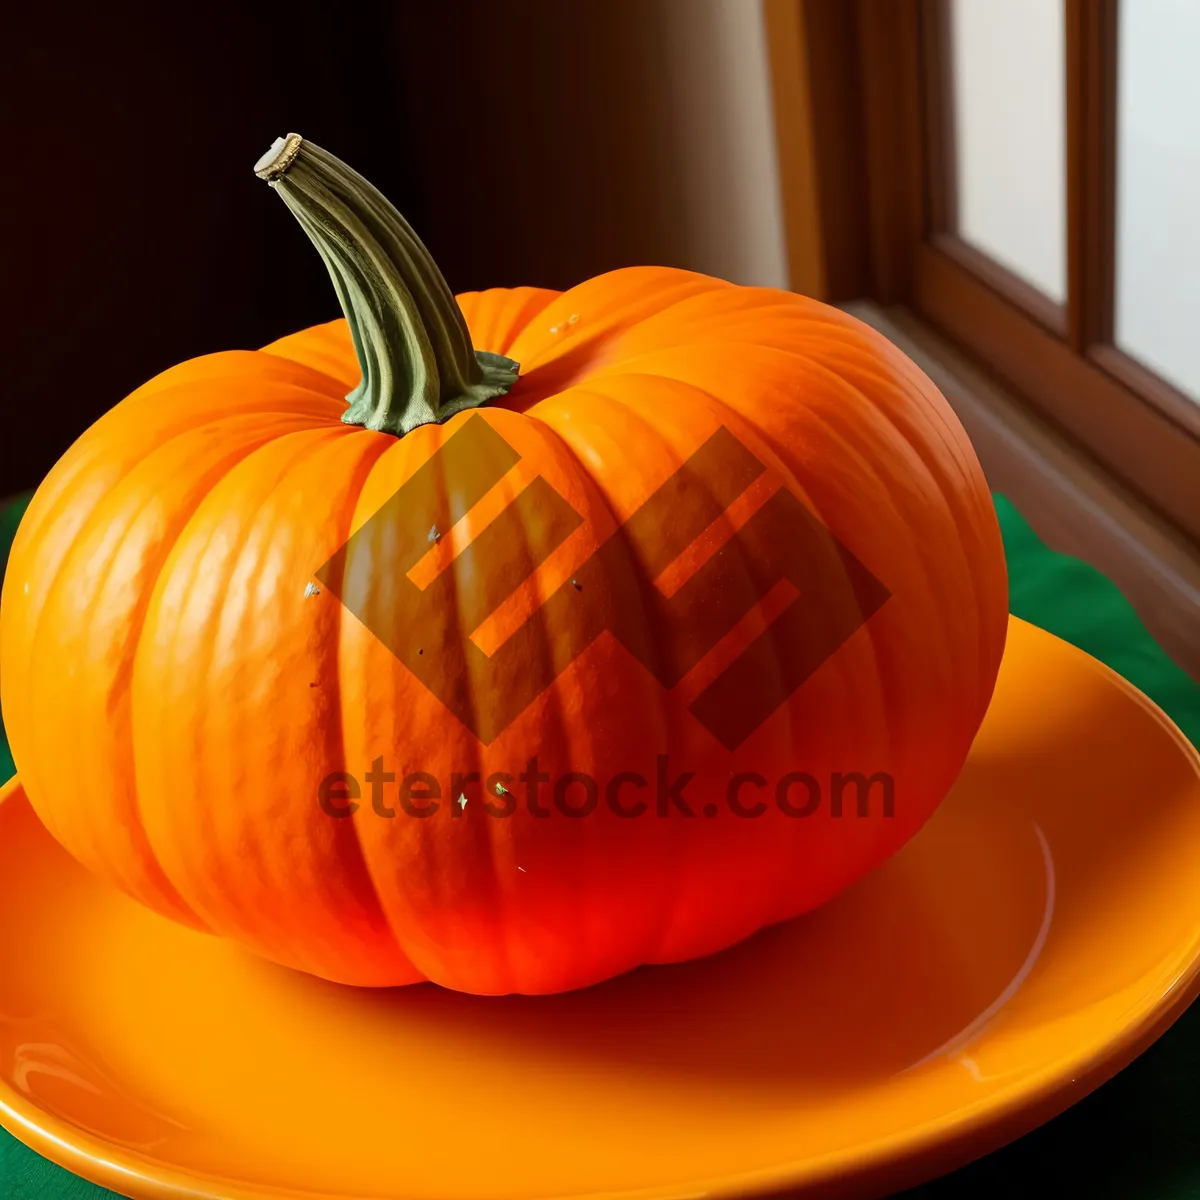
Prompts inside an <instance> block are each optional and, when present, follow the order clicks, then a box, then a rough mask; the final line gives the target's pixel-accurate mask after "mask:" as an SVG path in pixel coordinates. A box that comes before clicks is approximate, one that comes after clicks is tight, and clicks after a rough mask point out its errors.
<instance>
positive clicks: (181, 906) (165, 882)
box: [34, 416, 272, 932]
mask: <svg viewBox="0 0 1200 1200" xmlns="http://www.w3.org/2000/svg"><path fill="white" fill-rule="evenodd" d="M226 421H228V422H229V423H243V422H244V421H245V418H244V417H241V416H234V417H230V418H226ZM197 432H198V430H197V428H196V427H195V426H192V427H189V428H187V429H184V430H178V431H177V432H176V433H175V434H173V435H172V436H170V437H168V438H166V439H165V440H164V441H162V442H161V443H159V444H158V445H156V446H154V447H153V448H152V449H151V450H150V451H149V453H147V454H146V455H144V456H143V457H142V458H140V459H139V460H138V466H142V465H143V464H146V463H149V462H150V461H151V460H152V459H153V458H154V457H155V456H157V455H159V454H161V453H162V452H163V451H165V450H167V449H168V448H174V447H175V446H176V444H177V443H178V442H179V441H180V440H181V439H183V438H184V437H187V436H189V435H190V436H195V435H196V434H197ZM260 436H263V443H265V442H266V441H269V440H270V438H271V436H272V435H271V434H270V433H267V434H265V435H260ZM263 443H260V444H263ZM253 449H255V446H254V445H253V444H251V445H250V446H236V447H235V448H233V449H232V450H231V451H230V452H229V453H228V454H226V455H225V456H223V457H222V458H220V459H218V460H217V461H215V462H214V463H213V464H212V465H211V466H210V467H209V470H208V472H207V475H206V480H207V484H208V486H207V487H206V486H205V484H204V483H200V484H199V485H198V491H199V492H200V497H199V499H202V498H203V496H204V495H206V494H207V493H208V491H210V490H211V487H212V486H215V483H216V482H217V481H219V480H220V478H221V477H222V476H223V475H224V474H225V473H227V472H228V471H229V469H230V468H231V466H232V465H234V464H236V463H237V462H238V461H240V460H241V459H242V458H244V457H245V456H246V455H247V454H249V453H250V452H252V451H253ZM125 478H127V476H122V478H121V479H120V480H117V481H115V482H116V484H117V485H118V486H119V484H120V483H121V482H122V481H123V480H124V479H125ZM114 490H115V488H114V489H109V490H108V491H107V492H106V493H105V494H104V496H103V497H102V498H101V499H100V501H98V505H99V503H102V502H103V500H104V499H107V498H108V497H109V496H111V495H112V493H113V491H114ZM157 499H158V497H157V496H156V494H155V493H154V492H153V491H150V490H147V491H146V492H145V493H144V494H143V495H142V497H141V502H140V504H139V505H138V507H137V509H136V512H135V514H134V515H132V516H131V517H130V519H129V521H128V523H127V527H126V529H125V531H124V533H123V535H122V538H121V541H120V542H118V543H117V544H116V545H114V546H113V547H112V550H111V553H110V555H109V560H108V563H107V565H106V568H105V570H104V572H103V574H102V575H100V576H99V577H98V578H97V580H96V593H97V595H99V594H101V593H102V592H103V590H104V587H105V585H106V583H107V582H108V580H109V578H110V577H111V574H112V572H113V571H114V570H115V569H116V568H117V566H118V564H119V562H120V552H121V547H122V545H123V544H124V543H125V541H126V539H127V538H128V537H129V536H130V535H131V533H132V532H133V530H134V529H135V528H136V521H137V515H139V514H141V513H143V512H145V511H146V509H147V508H148V507H150V506H151V505H152V504H154V503H155V502H156V501H157ZM197 502H199V500H198V501H197ZM94 512H95V509H93V513H94ZM90 523H91V518H90V517H89V520H88V521H85V522H84V524H83V525H82V526H81V527H80V529H79V530H78V531H77V533H76V535H75V537H74V538H73V539H72V543H71V545H72V548H73V547H74V546H76V545H77V544H78V540H79V538H80V537H81V536H82V535H83V534H84V532H85V530H86V529H87V527H88V525H89V524H90ZM187 525H188V520H187V518H186V517H185V518H184V519H183V520H182V521H180V522H179V524H178V526H177V528H176V529H175V531H174V533H173V535H168V536H166V537H164V538H163V540H162V542H161V543H160V544H159V545H158V546H157V548H156V550H155V554H154V560H153V562H152V564H151V565H149V566H148V573H149V574H150V575H151V576H153V578H155V579H157V576H158V574H159V572H160V571H161V569H162V566H163V564H164V563H165V562H166V561H167V559H168V558H169V557H170V554H171V551H172V549H173V548H174V545H175V544H176V543H177V542H178V540H179V538H180V537H181V536H182V535H183V533H184V531H185V530H186V528H187ZM70 557H71V552H70V551H68V553H67V554H66V555H65V556H64V559H63V561H62V563H60V565H59V570H58V571H57V572H56V574H55V578H54V581H53V583H51V584H50V585H49V586H48V587H47V588H46V590H45V595H46V602H45V603H44V604H43V607H42V609H41V610H40V612H39V619H38V623H37V626H36V627H35V631H34V637H35V641H34V652H36V634H37V629H40V627H41V615H42V613H44V612H45V611H46V610H47V608H49V607H50V605H49V601H50V598H51V596H52V594H53V592H54V591H55V589H56V588H57V585H58V582H59V580H60V579H61V577H62V568H63V566H64V565H65V564H66V563H67V561H69V559H70ZM152 591H153V587H152V586H151V587H147V588H145V589H144V590H142V591H141V592H139V594H138V597H137V602H136V604H135V605H134V607H133V609H132V611H131V613H130V623H131V628H130V634H129V644H128V647H127V651H126V654H125V657H124V660H123V663H122V665H121V667H119V668H118V672H117V674H116V675H115V676H114V678H113V679H112V680H111V682H110V684H109V693H108V696H107V697H106V705H107V712H108V718H109V720H110V722H111V721H112V719H113V717H114V715H115V714H114V708H113V705H114V701H115V700H117V701H119V694H120V693H121V691H122V690H123V691H124V692H125V694H126V697H127V700H128V705H129V708H128V713H127V718H128V719H127V724H126V726H125V728H124V729H123V730H122V731H121V734H120V735H118V736H116V737H115V739H114V740H115V743H116V745H117V747H118V754H119V755H120V757H121V758H122V759H123V761H124V762H125V764H126V765H127V766H131V765H132V763H133V761H134V749H133V741H132V739H133V733H132V730H133V713H132V699H133V698H132V690H131V681H132V674H133V664H134V661H135V657H136V654H137V647H138V643H139V641H140V638H141V633H142V629H143V627H144V624H145V620H146V615H147V613H148V611H149V607H150V600H151V595H152ZM124 778H126V779H127V780H128V789H129V796H128V805H127V816H128V817H129V818H130V824H129V829H130V831H131V841H133V842H134V843H135V844H136V845H135V849H136V851H137V858H138V860H139V861H140V863H141V864H142V869H143V871H144V872H145V874H146V875H148V876H149V881H150V882H151V883H152V885H153V886H154V887H155V890H157V891H159V892H160V893H162V894H163V897H164V899H166V900H167V901H168V903H169V904H170V906H171V907H172V909H174V910H176V911H177V912H179V913H182V914H183V916H182V917H177V919H180V920H182V921H183V922H184V923H186V924H189V925H191V926H192V927H193V928H197V929H201V930H203V931H205V932H212V931H211V929H210V928H209V926H208V923H207V922H206V921H204V920H203V919H202V918H201V917H200V915H199V914H198V913H196V912H195V911H194V909H193V908H192V906H191V905H190V904H188V903H187V901H186V900H185V899H184V898H183V896H182V895H181V894H180V893H179V890H178V888H177V887H175V885H174V883H173V881H172V880H170V879H169V878H168V876H167V875H166V873H165V871H163V869H162V865H161V863H159V861H158V859H157V856H156V855H155V854H154V852H153V848H152V846H151V844H150V841H149V838H148V836H147V834H146V830H145V826H144V823H143V821H142V818H141V811H140V806H139V802H138V789H137V780H136V774H135V772H134V771H133V770H129V771H127V772H125V774H124ZM45 799H46V800H47V801H48V800H49V796H47V797H45Z"/></svg>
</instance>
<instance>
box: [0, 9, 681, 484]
mask: <svg viewBox="0 0 1200 1200" xmlns="http://www.w3.org/2000/svg"><path fill="white" fill-rule="evenodd" d="M653 10H654V6H650V5H645V4H644V3H641V0H573V3H572V4H571V5H562V4H559V3H554V2H552V0H505V2H504V3H491V2H488V0H392V2H390V3H386V2H382V0H347V2H345V3H342V4H337V3H305V2H304V0H290V2H289V3H282V2H280V0H254V2H251V3H247V2H246V0H241V2H234V0H207V2H206V3H205V4H204V5H202V6H195V5H182V4H173V3H157V4H152V3H132V4H130V3H123V4H119V5H117V6H115V7H110V6H102V5H99V4H85V3H79V2H76V3H61V2H60V3H48V4H47V3H42V4H36V5H34V4H31V3H26V4H24V5H21V6H18V5H15V4H14V5H11V6H6V7H5V9H4V15H3V16H2V17H0V145H2V146H3V156H4V163H3V170H2V172H0V229H2V230H3V253H2V256H0V279H2V281H3V292H2V295H3V297H4V299H3V313H2V316H3V321H0V330H2V333H0V361H3V363H4V365H5V370H4V373H3V380H4V394H3V397H2V398H0V431H2V433H0V445H2V447H3V451H2V455H0V496H4V495H11V494H13V493H16V492H18V491H21V490H24V489H25V488H28V487H33V486H35V485H36V484H37V483H38V482H39V481H40V480H41V479H42V477H43V476H44V475H45V473H46V472H47V471H48V470H49V469H50V467H51V466H52V465H53V463H54V462H55V460H56V459H57V458H58V457H59V456H60V455H61V454H62V453H63V451H64V450H66V448H67V447H68V446H69V445H70V444H71V442H72V441H74V439H75V438H76V437H77V436H78V435H79V434H80V433H82V432H83V430H84V429H86V428H87V426H88V425H89V424H91V423H92V422H93V421H94V420H95V419H96V418H97V417H98V416H100V415H101V413H103V412H104V411H105V410H107V409H108V408H110V407H111V406H112V405H113V404H115V403H116V402H117V401H119V400H120V399H121V398H122V397H123V396H125V395H126V394H128V393H129V392H130V391H132V390H133V389H134V388H135V387H137V386H138V385H139V384H141V383H142V382H144V381H145V380H146V379H148V378H150V377H151V376H153V375H155V374H156V373H157V372H159V371H161V370H163V369H165V368H166V367H168V366H170V365H171V364H173V363H175V362H178V361H181V360H183V359H186V358H190V357H192V356H194V355H198V354H204V353H209V352H211V351H215V350H222V349H231V348H248V347H255V346H259V345H262V344H264V343H266V342H268V341H271V340H272V339H274V338H276V337H279V336H281V335H282V334H285V333H288V332H291V331H292V330H295V329H298V328H301V327H303V326H305V325H309V324H313V323H315V322H317V321H323V320H329V319H330V318H332V317H334V316H337V315H338V309H337V304H336V301H335V299H334V297H333V294H332V292H331V290H330V288H329V285H328V282H327V279H326V276H325V274H324V268H323V267H322V266H321V264H320V262H319V260H318V259H317V257H316V255H315V253H314V252H313V251H312V250H311V248H310V247H309V245H308V243H307V241H306V239H305V238H304V236H303V234H302V233H301V232H300V230H299V227H298V226H297V225H296V223H295V220H294V219H293V218H292V217H291V216H290V214H289V213H288V212H287V210H286V209H285V208H284V207H283V205H282V204H281V203H280V201H279V200H278V198H277V197H275V196H274V195H273V194H272V192H271V191H270V189H269V188H267V187H266V186H265V185H264V184H263V183H261V182H260V181H259V180H257V179H256V178H255V177H254V174H253V172H252V170H251V168H252V167H253V165H254V163H255V161H256V160H257V159H258V157H259V156H260V155H261V154H262V153H263V152H264V151H265V150H266V149H267V147H268V146H269V145H270V143H271V142H272V140H273V139H274V138H275V137H277V136H280V135H282V134H284V133H287V132H289V131H291V130H295V131H296V132H298V133H301V134H303V135H304V136H305V137H308V138H310V139H311V140H312V141H314V142H316V143H318V144H320V145H323V146H324V147H325V148H326V149H328V150H331V151H332V152H333V153H335V154H336V155H338V157H340V158H343V159H344V160H346V161H347V162H348V163H350V165H351V166H353V167H355V168H356V169H357V170H359V171H360V172H361V173H362V174H363V175H365V176H366V177H367V178H368V179H370V180H371V181H372V182H373V183H374V184H376V186H378V187H379V188H380V189H381V190H382V191H383V192H384V193H385V194H386V195H387V196H388V197H389V198H390V199H391V200H392V202H393V203H394V204H395V205H396V206H397V207H398V208H399V209H400V210H401V212H403V213H404V214H405V216H407V217H408V219H409V220H410V221H411V222H412V224H413V225H414V227H415V228H416V229H417V231H418V233H419V234H420V235H421V236H422V238H423V239H424V240H425V242H426V244H427V245H428V246H429V248H430V250H431V251H432V252H433V254H434V256H435V258H436V259H437V260H438V262H439V264H440V265H441V267H442V269H443V272H444V273H445V275H446V277H447V279H448V281H449V283H450V285H451V287H452V288H454V290H455V291H464V290H468V289H472V288H478V287H488V286H512V285H515V284H522V283H529V284H540V285H542V286H549V287H568V286H570V285H571V284H573V283H576V282H579V281H580V280H582V279H584V278H587V277H588V276H589V275H593V274H596V273H598V272H600V271H603V270H608V269H611V268H613V267H617V266H623V265H628V264H630V263H636V262H663V263H669V264H679V265H682V262H683V257H684V253H685V252H684V248H683V246H682V244H681V241H680V237H679V235H678V232H677V222H676V221H675V219H674V216H673V207H672V199H671V197H670V196H669V195H667V194H666V193H665V191H664V189H663V187H662V185H661V184H659V185H654V184H647V183H646V180H648V179H650V178H652V177H653V178H658V179H660V180H661V179H662V177H663V171H662V164H663V161H664V159H667V160H669V158H670V155H671V154H672V153H673V148H672V146H671V144H670V139H669V137H668V135H667V132H666V130H667V114H666V113H665V112H664V111H663V109H662V105H661V103H660V104H657V106H656V104H655V103H654V102H653V100H652V99H651V100H649V101H648V100H647V97H653V96H654V95H655V94H656V93H655V83H656V77H657V74H658V72H659V70H660V67H661V59H662V54H663V52H664V48H663V45H662V32H661V29H660V28H659V27H658V25H657V24H656V18H655V13H654V11H653ZM648 167H656V168H657V170H656V171H655V170H650V169H647V168H648ZM668 174H669V172H668ZM656 187H657V192H656V191H655V190H654V189H655V188H656Z"/></svg>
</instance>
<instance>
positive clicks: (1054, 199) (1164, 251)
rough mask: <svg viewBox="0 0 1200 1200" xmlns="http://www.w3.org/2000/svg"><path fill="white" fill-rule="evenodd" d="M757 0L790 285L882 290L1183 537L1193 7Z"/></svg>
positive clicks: (1198, 168) (831, 293)
mask: <svg viewBox="0 0 1200 1200" xmlns="http://www.w3.org/2000/svg"><path fill="white" fill-rule="evenodd" d="M765 5H766V8H765V11H766V15H767V32H768V40H769V49H770V54H771V64H772V74H773V80H774V89H775V111H776V126H777V138H778V144H779V157H780V173H781V180H782V184H783V192H784V206H785V213H786V217H787V226H788V235H789V257H790V264H791V271H792V280H793V286H794V287H796V288H797V290H800V291H806V292H809V293H810V294H813V295H816V296H818V298H820V299H823V300H827V301H829V302H831V303H840V302H843V301H848V300H852V299H857V298H861V297H867V298H871V299H874V300H875V301H877V302H878V303H880V304H881V305H884V306H888V305H903V306H904V307H906V308H907V309H909V310H910V311H911V312H913V313H915V314H916V315H917V316H918V317H919V318H920V319H922V320H924V321H925V322H926V323H927V324H929V325H930V326H932V327H934V328H935V329H936V330H937V331H938V332H940V333H941V334H942V335H943V336H946V337H948V338H949V339H951V340H952V341H953V342H954V343H956V344H957V345H958V346H959V347H960V348H961V349H963V350H964V351H966V352H967V353H969V354H970V355H972V356H973V357H974V358H975V359H976V361H978V362H979V363H981V365H983V366H984V367H986V368H987V369H988V370H989V371H990V372H991V373H992V374H993V375H994V376H996V377H997V378H998V379H1000V381H1001V382H1003V383H1004V384H1005V385H1006V386H1007V387H1008V388H1009V390H1010V391H1012V392H1014V393H1015V394H1016V395H1017V396H1019V397H1020V398H1022V399H1023V400H1024V401H1025V402H1026V403H1027V404H1028V405H1029V406H1030V407H1031V408H1032V409H1034V410H1036V411H1037V412H1038V413H1039V414H1040V415H1041V416H1042V417H1043V418H1045V419H1046V420H1048V421H1049V422H1051V423H1052V424H1054V425H1055V426H1057V427H1058V428H1059V429H1060V430H1061V431H1062V432H1064V433H1065V434H1066V435H1067V436H1068V437H1069V438H1071V439H1072V440H1073V441H1074V442H1075V443H1076V444H1078V445H1079V446H1080V447H1081V448H1082V449H1083V451H1084V452H1086V453H1087V454H1089V455H1090V456H1092V457H1093V458H1094V459H1095V460H1097V461H1099V462H1100V463H1102V464H1103V465H1104V466H1105V467H1106V468H1107V469H1108V470H1109V472H1110V473H1111V474H1113V475H1114V476H1116V477H1118V478H1119V479H1121V480H1122V481H1123V482H1124V483H1125V484H1126V485H1127V486H1128V487H1130V488H1131V489H1132V490H1134V491H1135V492H1137V493H1139V494H1140V495H1141V496H1142V497H1143V498H1144V499H1145V500H1146V501H1147V502H1148V503H1149V504H1151V506H1152V507H1154V508H1155V509H1156V510H1157V511H1158V512H1159V513H1160V514H1161V515H1162V516H1164V517H1165V518H1166V519H1167V520H1168V521H1170V522H1171V523H1172V524H1173V525H1174V526H1175V527H1176V528H1177V529H1178V530H1180V531H1181V532H1182V533H1183V534H1184V535H1185V536H1187V537H1188V538H1190V539H1191V541H1192V542H1194V543H1200V330H1197V323H1198V322H1200V119H1198V118H1197V115H1196V114H1197V113H1200V70H1197V65H1196V55H1195V48H1196V47H1197V46H1200V4H1197V3H1195V0H765Z"/></svg>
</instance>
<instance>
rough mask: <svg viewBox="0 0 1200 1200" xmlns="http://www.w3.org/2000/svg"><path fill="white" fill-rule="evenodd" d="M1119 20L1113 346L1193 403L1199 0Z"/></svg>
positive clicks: (1198, 303)
mask: <svg viewBox="0 0 1200 1200" xmlns="http://www.w3.org/2000/svg"><path fill="white" fill-rule="evenodd" d="M1119 20H1120V26H1119V35H1118V36H1119V39H1120V40H1119V41H1118V43H1117V64H1118V65H1117V72H1118V87H1117V259H1116V313H1115V326H1116V342H1117V344H1118V345H1119V346H1120V347H1121V348H1122V349H1123V350H1125V351H1126V352H1127V353H1128V354H1131V355H1133V356H1134V357H1135V358H1137V359H1140V360H1141V362H1143V363H1144V364H1145V365H1146V366H1148V367H1149V368H1150V369H1151V370H1153V371H1156V372H1157V373H1158V374H1159V375H1161V376H1162V377H1163V378H1164V379H1167V380H1169V381H1170V382H1172V383H1174V384H1175V385H1176V387H1179V388H1181V389H1182V390H1184V391H1186V392H1188V393H1190V394H1191V395H1192V396H1193V397H1194V398H1200V336H1198V335H1197V320H1198V319H1200V0H1134V2H1133V3H1129V0H1125V3H1123V4H1121V5H1120V18H1119Z"/></svg>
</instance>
